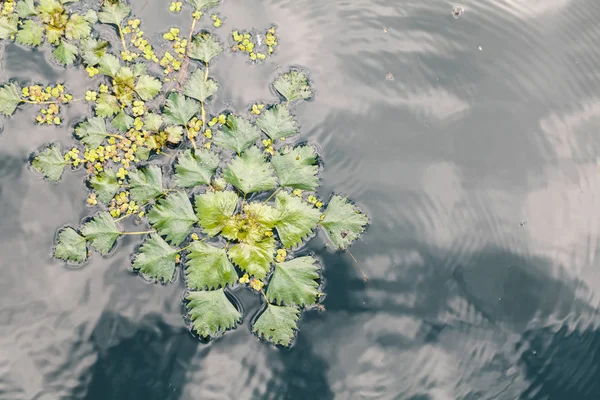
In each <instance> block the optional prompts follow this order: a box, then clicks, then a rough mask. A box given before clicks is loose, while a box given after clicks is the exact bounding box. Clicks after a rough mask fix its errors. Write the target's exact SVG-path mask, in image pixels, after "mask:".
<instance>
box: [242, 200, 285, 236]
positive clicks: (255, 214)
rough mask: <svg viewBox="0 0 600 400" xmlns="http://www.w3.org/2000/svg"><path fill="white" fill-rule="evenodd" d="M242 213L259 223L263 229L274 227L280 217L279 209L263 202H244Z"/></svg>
mask: <svg viewBox="0 0 600 400" xmlns="http://www.w3.org/2000/svg"><path fill="white" fill-rule="evenodd" d="M244 214H246V215H247V216H248V218H250V219H252V220H253V221H255V222H256V223H258V224H260V225H261V227H262V228H263V229H271V228H274V227H275V225H276V224H277V221H279V218H280V215H279V211H277V210H276V209H275V208H273V207H271V206H269V205H267V204H265V203H263V202H253V203H248V204H246V205H245V206H244Z"/></svg>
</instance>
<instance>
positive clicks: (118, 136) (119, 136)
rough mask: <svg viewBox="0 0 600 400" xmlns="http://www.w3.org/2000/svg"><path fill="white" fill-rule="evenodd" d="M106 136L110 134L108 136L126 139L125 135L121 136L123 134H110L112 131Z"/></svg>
mask: <svg viewBox="0 0 600 400" xmlns="http://www.w3.org/2000/svg"><path fill="white" fill-rule="evenodd" d="M106 136H108V137H114V138H116V139H121V140H123V139H125V137H124V136H121V135H113V134H110V133H109V134H107V135H106Z"/></svg>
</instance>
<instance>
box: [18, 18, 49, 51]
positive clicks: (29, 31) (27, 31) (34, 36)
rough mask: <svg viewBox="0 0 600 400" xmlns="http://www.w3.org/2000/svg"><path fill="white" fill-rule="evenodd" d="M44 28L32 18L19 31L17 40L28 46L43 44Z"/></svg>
mask: <svg viewBox="0 0 600 400" xmlns="http://www.w3.org/2000/svg"><path fill="white" fill-rule="evenodd" d="M43 34H44V30H43V29H42V27H41V25H38V24H37V23H35V22H34V21H32V20H26V21H25V22H23V25H21V29H20V30H19V31H18V32H17V42H19V43H21V44H24V45H28V46H39V45H40V44H42V40H43Z"/></svg>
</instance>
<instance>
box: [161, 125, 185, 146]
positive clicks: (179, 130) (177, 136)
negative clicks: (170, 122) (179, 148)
mask: <svg viewBox="0 0 600 400" xmlns="http://www.w3.org/2000/svg"><path fill="white" fill-rule="evenodd" d="M165 133H166V134H167V142H169V143H171V144H179V142H181V138H182V137H183V127H181V126H167V127H166V128H165Z"/></svg>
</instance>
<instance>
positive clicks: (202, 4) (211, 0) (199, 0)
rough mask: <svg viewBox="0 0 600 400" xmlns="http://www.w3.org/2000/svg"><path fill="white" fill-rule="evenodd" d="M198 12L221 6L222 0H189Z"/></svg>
mask: <svg viewBox="0 0 600 400" xmlns="http://www.w3.org/2000/svg"><path fill="white" fill-rule="evenodd" d="M187 2H188V3H190V4H191V5H192V6H193V7H194V8H195V9H196V10H198V11H202V10H206V9H209V8H213V7H216V6H218V5H219V3H220V2H221V0H187Z"/></svg>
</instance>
